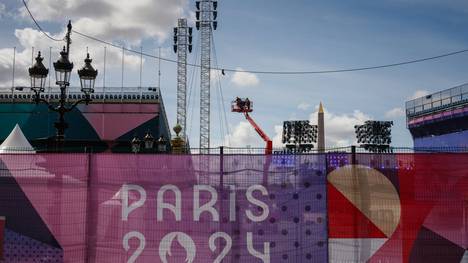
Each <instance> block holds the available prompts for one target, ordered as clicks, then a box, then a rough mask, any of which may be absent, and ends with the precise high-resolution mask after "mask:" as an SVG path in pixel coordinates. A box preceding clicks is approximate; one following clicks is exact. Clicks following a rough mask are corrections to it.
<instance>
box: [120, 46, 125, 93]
mask: <svg viewBox="0 0 468 263" xmlns="http://www.w3.org/2000/svg"><path fill="white" fill-rule="evenodd" d="M124 56H125V49H124V47H123V46H122V76H121V87H120V94H122V92H123V85H124Z"/></svg>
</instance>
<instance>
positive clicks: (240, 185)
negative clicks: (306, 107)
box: [0, 153, 468, 263]
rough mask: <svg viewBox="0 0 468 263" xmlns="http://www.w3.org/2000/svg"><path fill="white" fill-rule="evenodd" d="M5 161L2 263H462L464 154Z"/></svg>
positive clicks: (466, 256) (467, 169) (467, 161)
mask: <svg viewBox="0 0 468 263" xmlns="http://www.w3.org/2000/svg"><path fill="white" fill-rule="evenodd" d="M0 159H1V162H0V165H1V169H0V217H4V218H5V219H6V220H5V221H2V220H0V237H2V240H3V241H4V244H3V257H4V262H99V263H101V262H104V263H106V262H113V263H114V262H162V263H170V262H187V263H198V262H405V263H406V262H411V263H412V262H425V263H426V262H457V263H458V262H466V261H467V260H468V253H467V252H466V250H467V247H468V232H467V231H468V230H467V226H468V213H467V212H468V194H467V193H468V155H467V154H358V155H356V156H355V157H354V158H353V156H351V155H350V154H345V153H327V154H317V155H284V156H283V155H274V156H265V155H223V156H220V155H145V154H142V155H135V154H104V153H103V154H25V155H18V154H12V155H0ZM2 224H4V231H3V233H2V227H1V226H2ZM0 251H1V250H0Z"/></svg>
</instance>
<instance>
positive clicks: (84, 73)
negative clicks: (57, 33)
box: [29, 22, 98, 146]
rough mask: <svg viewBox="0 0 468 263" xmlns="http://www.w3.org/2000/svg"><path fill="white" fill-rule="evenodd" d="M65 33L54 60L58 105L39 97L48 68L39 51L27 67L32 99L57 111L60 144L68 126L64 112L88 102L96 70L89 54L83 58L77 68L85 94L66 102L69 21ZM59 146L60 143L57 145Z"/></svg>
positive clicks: (69, 64)
mask: <svg viewBox="0 0 468 263" xmlns="http://www.w3.org/2000/svg"><path fill="white" fill-rule="evenodd" d="M67 29H68V31H67V34H66V36H65V40H66V42H67V44H66V47H63V50H62V52H60V58H59V59H58V60H57V62H54V69H55V78H56V82H55V83H56V84H57V85H59V87H60V99H59V103H58V105H52V104H50V103H49V101H47V100H45V99H43V98H41V96H40V95H41V93H42V92H44V86H45V80H46V78H47V74H48V73H49V70H48V69H46V68H45V67H44V64H42V60H43V58H42V57H41V53H40V52H39V53H38V55H37V58H36V63H35V64H34V65H33V67H31V68H30V69H29V76H30V78H31V90H32V91H34V97H33V100H34V101H35V102H36V104H39V103H45V104H46V105H47V106H48V107H49V110H51V111H55V112H57V113H59V119H58V121H57V122H55V128H56V129H57V136H56V139H57V142H58V144H61V143H62V142H63V141H64V138H65V130H66V129H67V128H68V124H67V123H66V122H65V117H64V115H65V113H67V112H70V111H72V110H73V109H74V108H75V107H76V106H77V105H78V104H80V103H86V104H88V103H89V102H90V101H91V98H90V96H89V95H90V93H93V92H94V82H95V80H96V76H97V74H98V71H97V70H95V69H94V68H93V66H92V65H91V62H92V60H91V59H90V58H89V54H87V57H86V59H85V65H84V66H83V68H82V69H80V70H78V75H79V77H80V83H81V91H82V92H83V93H84V94H85V98H84V99H80V100H77V101H75V102H74V103H73V104H72V105H68V103H67V99H66V96H67V87H68V86H70V77H71V72H72V70H73V63H72V62H70V60H69V54H70V44H71V39H70V35H71V30H72V25H71V22H68V25H67ZM58 146H60V145H58Z"/></svg>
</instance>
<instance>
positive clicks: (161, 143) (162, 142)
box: [158, 135, 167, 153]
mask: <svg viewBox="0 0 468 263" xmlns="http://www.w3.org/2000/svg"><path fill="white" fill-rule="evenodd" d="M166 151H167V141H166V139H164V136H162V135H161V136H160V137H159V139H158V152H159V153H165V152H166Z"/></svg>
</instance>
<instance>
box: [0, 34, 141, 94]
mask: <svg viewBox="0 0 468 263" xmlns="http://www.w3.org/2000/svg"><path fill="white" fill-rule="evenodd" d="M48 34H50V35H51V36H53V37H55V38H60V37H63V35H64V32H61V33H58V34H51V33H48ZM15 37H16V38H17V39H18V42H19V44H20V47H18V48H17V53H16V62H15V64H16V65H15V84H16V85H28V78H29V77H28V73H27V69H28V67H30V66H31V55H32V54H31V52H32V47H34V50H35V52H34V57H36V56H37V52H38V51H41V53H42V57H44V61H43V63H44V65H45V66H46V67H47V68H49V47H52V61H55V60H57V59H58V56H59V52H60V50H61V49H62V47H63V45H64V44H65V43H64V42H51V41H50V40H49V39H48V38H46V37H45V36H44V35H43V34H42V33H41V32H39V31H37V30H35V29H32V28H24V29H16V30H15ZM86 48H88V49H89V53H90V55H91V58H93V66H94V67H95V68H97V69H98V70H99V72H100V74H102V69H103V67H104V66H103V65H104V61H103V59H102V57H103V53H104V50H103V46H102V45H101V44H98V43H96V42H92V41H88V40H87V39H83V38H80V37H77V36H75V35H72V45H71V47H70V60H71V61H72V62H74V72H76V69H77V68H78V67H81V66H82V65H83V63H84V62H83V60H84V58H85V56H86ZM106 59H107V60H106V64H107V68H108V69H112V68H120V65H121V59H122V51H121V50H119V49H116V48H107V58H106ZM124 62H125V69H127V70H132V69H138V68H139V65H140V57H139V56H138V55H134V54H128V52H127V53H125V58H124ZM143 62H144V60H143ZM12 65H13V49H12V48H3V49H0V69H2V70H1V72H0V87H10V86H11V79H12ZM49 74H54V73H53V68H49ZM74 75H76V74H74ZM73 80H74V81H77V80H78V79H77V78H75V77H73V78H72V81H73ZM52 83H53V82H52ZM75 84H76V83H75Z"/></svg>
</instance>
